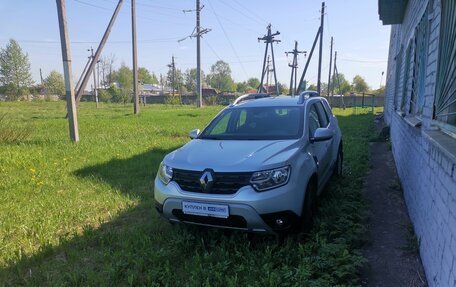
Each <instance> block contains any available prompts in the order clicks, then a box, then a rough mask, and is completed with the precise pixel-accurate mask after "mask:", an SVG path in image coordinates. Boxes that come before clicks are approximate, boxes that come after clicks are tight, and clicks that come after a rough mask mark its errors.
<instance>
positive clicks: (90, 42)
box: [0, 37, 182, 44]
mask: <svg viewBox="0 0 456 287" xmlns="http://www.w3.org/2000/svg"><path fill="white" fill-rule="evenodd" d="M180 38H182V37H167V38H155V39H146V40H141V41H138V42H139V43H160V42H175V41H176V40H178V39H180ZM8 41H9V40H6V39H5V40H0V42H8ZM16 41H17V42H19V43H29V44H59V43H60V42H59V41H57V40H16ZM108 42H109V43H110V44H131V40H117V41H108ZM70 43H71V44H98V43H99V41H71V42H70Z"/></svg>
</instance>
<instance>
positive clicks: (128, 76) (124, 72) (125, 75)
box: [113, 63, 133, 91]
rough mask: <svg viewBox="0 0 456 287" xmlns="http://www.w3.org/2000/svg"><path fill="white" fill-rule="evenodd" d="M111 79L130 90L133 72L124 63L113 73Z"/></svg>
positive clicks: (122, 87)
mask: <svg viewBox="0 0 456 287" xmlns="http://www.w3.org/2000/svg"><path fill="white" fill-rule="evenodd" d="M113 80H114V81H115V82H117V83H118V84H119V87H120V88H121V89H125V90H129V91H131V90H132V88H133V72H132V70H131V69H130V68H129V67H127V66H126V65H125V64H124V63H122V65H121V66H120V68H119V70H117V71H115V72H114V73H113Z"/></svg>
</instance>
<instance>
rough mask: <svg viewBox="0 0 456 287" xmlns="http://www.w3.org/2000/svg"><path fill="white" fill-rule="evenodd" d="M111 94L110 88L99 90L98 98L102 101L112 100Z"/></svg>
mask: <svg viewBox="0 0 456 287" xmlns="http://www.w3.org/2000/svg"><path fill="white" fill-rule="evenodd" d="M111 98H112V96H111V94H110V93H109V92H108V90H98V100H99V101H100V102H105V103H107V102H109V101H111Z"/></svg>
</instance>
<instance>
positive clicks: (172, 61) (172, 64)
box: [168, 55, 176, 97]
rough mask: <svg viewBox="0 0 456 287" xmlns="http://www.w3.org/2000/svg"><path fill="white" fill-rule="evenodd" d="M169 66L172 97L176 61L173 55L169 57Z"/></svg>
mask: <svg viewBox="0 0 456 287" xmlns="http://www.w3.org/2000/svg"><path fill="white" fill-rule="evenodd" d="M168 67H169V68H171V82H172V89H173V97H174V90H175V88H174V86H175V82H176V63H175V62H174V55H173V56H172V58H171V64H169V65H168Z"/></svg>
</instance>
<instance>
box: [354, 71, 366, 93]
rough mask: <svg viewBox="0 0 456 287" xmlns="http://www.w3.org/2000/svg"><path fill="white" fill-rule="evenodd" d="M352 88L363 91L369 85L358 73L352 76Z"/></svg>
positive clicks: (359, 91) (358, 91)
mask: <svg viewBox="0 0 456 287" xmlns="http://www.w3.org/2000/svg"><path fill="white" fill-rule="evenodd" d="M352 83H353V90H354V91H355V92H357V93H365V92H367V91H368V90H369V85H368V84H367V83H366V81H365V80H364V79H363V77H361V76H360V75H356V76H355V77H354V78H353V82H352Z"/></svg>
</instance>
